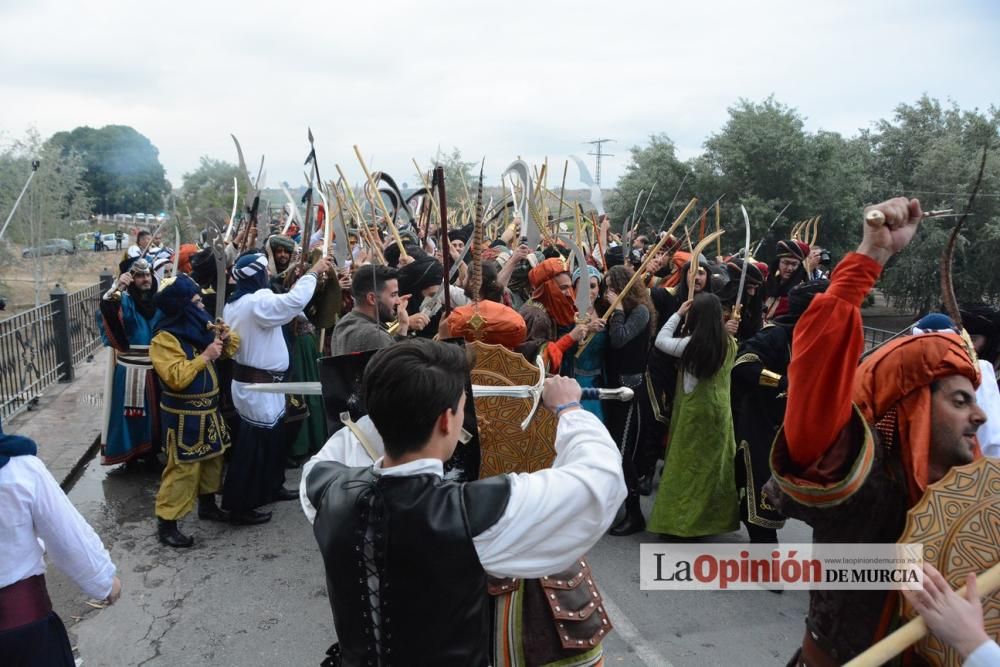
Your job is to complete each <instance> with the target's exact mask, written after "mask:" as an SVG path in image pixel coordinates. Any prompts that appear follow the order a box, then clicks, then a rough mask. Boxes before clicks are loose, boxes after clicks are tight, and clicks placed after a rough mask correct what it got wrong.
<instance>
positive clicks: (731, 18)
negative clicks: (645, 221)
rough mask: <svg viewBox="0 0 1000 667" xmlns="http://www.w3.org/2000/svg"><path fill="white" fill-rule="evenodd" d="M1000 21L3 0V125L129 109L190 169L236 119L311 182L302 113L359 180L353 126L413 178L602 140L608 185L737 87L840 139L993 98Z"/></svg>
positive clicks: (781, 6)
mask: <svg viewBox="0 0 1000 667" xmlns="http://www.w3.org/2000/svg"><path fill="white" fill-rule="evenodd" d="M997 19H998V11H997V10H996V9H995V8H994V6H993V5H992V4H991V3H988V2H956V3H932V2H861V1H851V2H841V3H803V2H791V1H786V2H767V3H746V2H715V1H703V2H698V3H676V2H672V3H671V2H668V3H661V2H627V1H619V2H610V3H609V2H600V3H597V2H587V3H581V2H573V3H570V2H534V3H525V2H513V3H511V2H507V3H461V4H459V3H449V2H443V1H437V2H423V3H419V4H418V3H403V2H394V1H383V2H380V3H377V4H372V3H341V2H334V3H299V4H295V5H288V4H279V3H270V2H268V3H264V2H251V1H247V2H240V3H237V2H225V3H215V2H205V1H203V2H190V1H188V0H179V1H176V2H171V3H142V2H126V1H124V0H92V1H91V2H89V3H65V2H55V1H53V0H36V1H35V2H31V3H27V2H11V1H9V0H8V1H2V0H0V97H2V99H3V100H4V102H5V104H4V106H3V111H2V115H0V131H3V132H6V134H7V135H8V136H17V135H18V134H20V133H21V132H23V130H24V129H25V128H27V127H28V126H32V125H34V126H36V127H38V129H39V130H40V131H41V132H42V133H43V134H45V135H48V134H51V133H53V132H56V131H59V130H68V129H72V128H73V127H76V126H78V125H92V126H102V125H106V124H112V123H116V124H126V125H131V126H133V127H135V128H136V129H137V130H139V131H140V132H142V133H143V134H145V135H146V136H148V137H149V138H150V139H151V140H152V142H153V143H154V144H155V145H156V146H157V147H158V148H159V150H160V156H161V160H162V161H163V163H164V165H165V166H166V168H167V172H168V177H169V178H170V179H171V180H172V181H173V182H174V183H175V184H179V183H180V180H181V175H182V174H183V173H184V172H185V171H189V170H191V169H193V168H195V167H196V165H197V161H198V157H199V156H200V155H203V154H208V155H211V156H213V157H217V158H223V159H227V160H232V161H235V152H234V150H233V147H232V143H231V141H230V139H229V133H230V132H233V133H235V134H236V135H237V136H238V137H239V138H240V140H241V142H242V143H243V146H244V149H245V150H246V152H247V160H248V162H251V163H254V162H255V161H256V160H258V159H259V156H260V154H261V153H266V154H267V170H268V174H269V177H268V182H269V183H271V184H274V183H277V182H278V181H283V180H287V181H289V182H292V183H298V182H300V181H301V172H302V167H301V163H302V160H303V159H304V157H305V155H306V153H307V151H308V144H307V142H306V127H307V126H312V128H313V132H314V133H315V135H316V138H317V151H318V153H319V156H320V165H321V168H323V170H324V172H325V173H324V176H326V175H327V174H329V177H332V176H333V174H334V169H333V165H334V163H335V162H336V163H340V164H341V166H342V167H344V169H345V170H346V171H347V172H348V174H349V176H350V177H351V178H358V179H360V178H361V173H360V168H359V167H358V165H357V161H356V160H355V158H354V155H353V151H352V150H351V146H352V145H353V144H355V143H357V144H359V145H360V146H361V148H362V150H363V151H364V153H365V155H366V157H367V156H372V158H373V160H372V161H373V166H374V168H382V169H385V170H386V171H388V172H390V173H392V174H394V175H396V177H397V180H399V181H404V180H406V181H412V180H413V176H412V172H413V170H412V165H411V163H410V158H414V157H415V158H417V160H418V161H419V162H421V164H426V163H427V161H428V158H429V157H430V156H432V155H434V154H435V152H436V150H437V148H438V146H439V145H440V146H441V147H442V148H444V149H449V148H450V147H451V146H458V147H459V148H460V149H461V150H462V152H463V155H464V156H465V157H466V158H467V159H470V160H478V159H479V158H480V157H482V156H483V155H485V156H486V158H487V172H488V174H489V176H490V178H491V179H492V180H495V179H496V177H497V174H498V173H499V172H500V171H501V170H502V169H503V168H504V167H505V166H506V165H507V164H508V163H509V162H510V161H511V160H513V159H514V158H515V157H516V156H517V155H521V156H522V157H524V158H525V159H527V160H529V161H534V162H541V160H542V159H543V158H544V157H545V156H546V155H547V156H548V157H549V161H550V168H552V171H553V173H555V172H558V171H561V167H559V166H558V165H559V163H561V162H562V160H563V159H564V158H565V157H566V155H567V154H569V153H576V154H578V155H582V154H584V153H585V152H586V151H587V150H589V148H590V147H589V146H587V145H586V144H584V143H583V142H585V141H587V140H589V139H593V138H597V137H599V136H600V137H611V138H614V139H616V140H617V143H615V144H611V145H610V146H609V147H608V150H609V151H610V152H612V153H614V154H615V157H613V158H610V159H608V160H607V161H606V163H605V165H604V170H605V177H604V181H605V183H606V184H608V183H612V182H614V180H615V179H616V178H617V177H618V175H620V174H621V173H622V171H623V170H624V167H625V165H626V164H627V160H628V149H629V147H631V146H633V145H635V144H639V143H643V142H645V140H646V138H647V137H648V136H649V135H650V134H652V133H656V132H665V133H667V134H668V135H669V136H670V137H671V138H672V139H673V140H674V141H675V143H676V144H677V146H678V149H679V152H680V153H681V155H682V157H689V156H691V155H693V154H696V153H697V152H698V151H699V150H700V147H701V144H702V142H703V141H704V139H705V138H706V137H707V136H708V135H709V134H711V133H712V132H714V131H716V130H717V129H718V128H719V127H720V126H721V125H722V124H723V123H724V122H725V119H726V108H727V107H728V106H729V105H731V104H733V103H734V102H735V101H736V100H737V99H738V98H740V97H746V98H749V99H754V100H759V99H762V98H764V97H766V96H767V95H769V94H771V93H774V94H775V96H776V98H777V99H778V100H779V101H781V102H783V103H785V104H788V105H790V106H793V107H796V108H797V109H799V111H800V112H801V113H802V114H803V115H804V116H806V117H807V119H808V120H807V127H808V129H810V130H818V129H821V128H822V129H829V130H835V131H839V132H842V133H845V134H853V133H855V132H856V131H857V129H858V128H859V127H862V126H865V125H867V124H868V123H869V122H871V121H874V120H877V119H878V118H883V117H887V116H888V115H890V114H891V113H892V109H893V107H894V106H895V105H897V104H898V103H900V102H912V101H913V100H915V99H916V98H917V97H919V96H920V95H921V94H922V93H924V92H926V93H928V94H930V95H932V96H935V97H938V98H941V99H946V98H951V99H954V100H955V101H957V102H958V103H959V104H961V105H962V106H963V107H965V108H972V107H977V106H978V107H980V108H985V107H987V106H988V105H989V104H990V103H992V102H994V101H995V97H993V95H994V91H996V90H997V89H998V85H997V84H998V83H1000V75H998V74H997V68H996V63H997V62H1000V60H998V58H997V55H998V48H1000V47H998V45H997V40H996V39H995V35H996V34H997V28H998V25H997V24H998V20H997ZM570 172H571V174H572V173H573V170H572V169H571V170H570ZM570 178H571V179H572V176H571V177H570Z"/></svg>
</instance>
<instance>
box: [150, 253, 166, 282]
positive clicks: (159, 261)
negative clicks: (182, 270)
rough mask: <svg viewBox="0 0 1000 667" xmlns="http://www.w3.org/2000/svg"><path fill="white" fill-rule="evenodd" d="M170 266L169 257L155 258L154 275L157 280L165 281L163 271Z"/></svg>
mask: <svg viewBox="0 0 1000 667" xmlns="http://www.w3.org/2000/svg"><path fill="white" fill-rule="evenodd" d="M168 266H170V258H169V257H157V258H156V259H154V260H153V276H154V277H155V278H156V280H157V281H160V282H162V281H163V272H164V271H165V270H166V268H167V267H168Z"/></svg>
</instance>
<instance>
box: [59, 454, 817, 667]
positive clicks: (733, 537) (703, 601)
mask: <svg viewBox="0 0 1000 667" xmlns="http://www.w3.org/2000/svg"><path fill="white" fill-rule="evenodd" d="M297 479H298V471H289V475H288V483H287V485H288V486H289V487H291V486H292V484H293V482H297ZM158 483H159V472H158V471H157V470H155V469H149V468H141V467H140V468H125V467H117V468H111V469H108V468H102V467H101V466H100V465H98V464H97V462H96V461H91V462H90V463H89V464H88V465H87V467H86V468H85V469H84V471H83V474H82V476H81V477H80V479H79V480H78V481H77V482H76V483H75V485H74V486H73V488H72V489H71V491H70V498H71V499H72V501H73V502H74V504H75V505H76V506H77V508H78V509H79V510H80V512H81V513H82V514H83V515H84V517H85V518H86V519H87V520H88V521H89V522H90V523H91V525H93V526H94V528H95V529H96V530H97V532H98V533H99V534H100V535H101V537H102V538H103V540H104V542H105V545H107V546H108V548H109V550H110V551H111V555H112V558H113V559H114V561H115V563H116V564H117V566H118V570H119V576H120V577H121V579H122V582H123V593H122V597H121V599H120V600H119V601H118V603H117V604H115V605H113V606H111V607H108V608H106V609H103V610H98V609H95V608H94V607H93V606H91V605H89V604H88V603H87V602H86V601H85V600H84V599H83V598H82V594H81V593H80V591H79V590H78V589H77V588H76V587H75V586H74V585H73V584H72V583H71V582H69V581H68V580H67V579H66V578H65V577H64V576H63V575H61V574H60V573H58V572H56V571H54V570H53V571H51V572H50V575H49V581H50V589H51V593H52V598H53V603H54V604H55V607H56V610H57V611H58V612H59V614H60V615H61V616H62V617H63V619H64V621H65V622H66V624H67V626H69V628H70V635H71V637H72V639H73V644H74V646H75V647H76V648H77V650H78V654H79V656H80V658H81V659H82V664H83V665H84V666H86V667H98V666H104V665H108V666H111V665H113V666H116V667H117V666H119V665H129V666H132V665H143V666H150V667H158V666H163V667H165V666H177V667H183V666H187V665H192V666H193V665H199V666H201V665H219V666H229V665H232V666H234V667H235V666H237V665H239V666H243V665H282V666H294V665H318V664H319V663H320V662H321V660H322V659H323V656H324V654H325V652H326V649H327V647H328V646H329V645H330V644H331V643H332V642H333V641H334V640H335V636H334V633H333V622H332V616H331V613H330V607H329V604H328V600H327V593H326V583H325V578H324V574H323V566H322V560H321V558H320V556H319V553H318V551H317V548H316V544H315V541H314V539H313V536H312V531H311V527H310V526H309V524H308V522H307V521H306V519H305V517H304V516H303V515H302V512H301V509H300V508H299V506H298V503H296V502H284V503H277V504H275V505H272V506H270V507H269V508H268V509H271V510H273V511H274V518H273V519H272V521H271V522H270V523H268V524H264V525H262V526H248V527H237V526H229V525H220V524H214V523H208V522H204V521H200V520H198V519H197V518H196V516H195V515H194V514H192V515H191V516H190V517H188V518H186V519H185V520H184V521H183V522H182V528H183V530H184V531H185V532H188V533H190V534H192V535H194V537H195V539H196V542H195V546H194V547H193V548H191V549H187V550H174V549H170V548H167V547H163V546H161V545H160V544H159V542H158V541H157V539H156V535H155V531H156V526H155V519H154V517H153V499H154V495H155V493H156V488H157V485H158ZM651 502H652V500H651V498H646V499H645V504H646V510H647V513H648V510H649V506H650V505H651ZM714 539H715V540H716V541H746V535H745V533H742V532H740V533H732V534H729V535H724V536H719V537H717V538H714ZM780 539H781V540H782V541H783V542H808V541H810V531H809V529H808V528H807V527H806V526H804V525H803V524H801V523H795V522H790V523H789V526H787V527H786V528H785V529H784V530H783V531H782V532H781V534H780ZM656 541H658V540H657V538H656V536H654V535H651V534H648V533H640V534H637V535H633V536H631V537H624V538H618V537H611V536H606V537H604V538H603V539H602V540H601V541H600V543H598V545H597V546H596V547H595V548H594V549H593V550H592V551H591V552H590V554H589V560H590V563H591V566H592V568H593V571H594V574H595V577H596V578H597V584H598V587H599V589H600V591H601V593H602V595H603V597H604V599H605V605H606V607H607V609H608V612H609V613H610V615H611V620H612V622H613V623H614V624H615V626H616V627H615V631H614V632H613V633H612V634H611V635H610V637H609V638H608V639H607V640H606V641H605V656H606V664H608V665H646V666H652V665H664V666H666V665H675V666H677V667H681V666H686V665H748V666H749V665H783V664H785V662H786V661H787V660H788V658H789V657H790V656H791V654H792V652H793V651H794V650H795V647H796V646H797V645H798V643H799V641H800V640H801V636H802V631H803V627H804V626H803V619H804V616H805V611H806V606H807V594H806V593H805V592H801V591H799V592H796V591H789V592H785V593H784V594H782V595H776V594H774V593H771V592H768V591H764V590H760V591H721V592H710V593H706V592H696V591H679V592H678V591H641V590H639V557H638V553H639V544H640V543H642V542H656Z"/></svg>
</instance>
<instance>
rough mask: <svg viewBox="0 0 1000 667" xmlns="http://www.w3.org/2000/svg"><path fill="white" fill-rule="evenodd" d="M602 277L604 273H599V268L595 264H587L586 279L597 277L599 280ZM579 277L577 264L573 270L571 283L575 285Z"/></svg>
mask: <svg viewBox="0 0 1000 667" xmlns="http://www.w3.org/2000/svg"><path fill="white" fill-rule="evenodd" d="M603 277H604V274H603V273H601V271H600V269H598V268H597V267H596V266H591V265H590V264H588V265H587V278H588V279H589V278H597V280H598V281H600V279H601V278H603ZM579 279H580V267H579V266H578V267H576V269H575V270H574V271H573V284H574V285H575V284H576V281H578V280H579Z"/></svg>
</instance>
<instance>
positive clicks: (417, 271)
mask: <svg viewBox="0 0 1000 667" xmlns="http://www.w3.org/2000/svg"><path fill="white" fill-rule="evenodd" d="M443 281H444V267H443V266H441V262H439V261H437V260H436V259H434V258H433V257H431V256H430V255H423V256H422V257H419V258H417V259H414V260H413V261H412V262H410V263H409V264H407V265H406V266H404V267H402V268H401V269H399V293H400V295H405V294H409V295H411V297H412V298H411V299H410V301H409V302H408V303H407V304H406V312H407V313H409V314H410V315H413V314H415V313H418V312H420V305H421V303H422V302H423V297H422V296H421V295H420V292H421V291H422V290H424V289H426V288H428V287H431V286H432V285H440V284H441V283H442V282H443Z"/></svg>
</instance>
